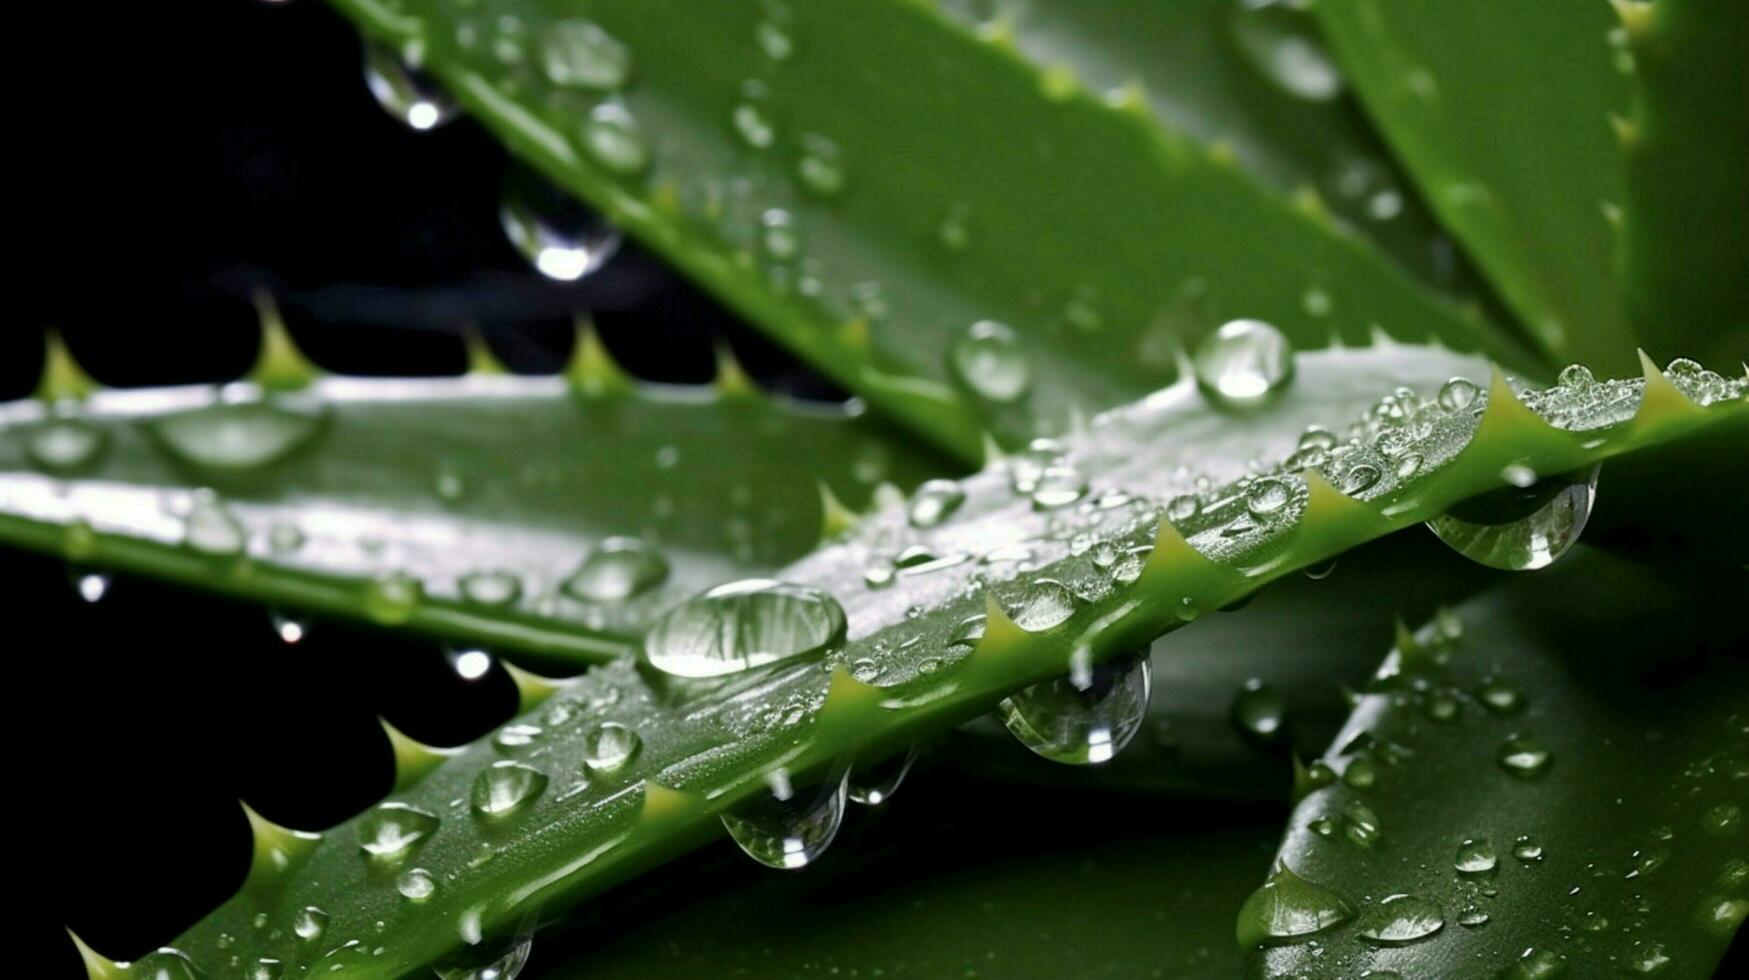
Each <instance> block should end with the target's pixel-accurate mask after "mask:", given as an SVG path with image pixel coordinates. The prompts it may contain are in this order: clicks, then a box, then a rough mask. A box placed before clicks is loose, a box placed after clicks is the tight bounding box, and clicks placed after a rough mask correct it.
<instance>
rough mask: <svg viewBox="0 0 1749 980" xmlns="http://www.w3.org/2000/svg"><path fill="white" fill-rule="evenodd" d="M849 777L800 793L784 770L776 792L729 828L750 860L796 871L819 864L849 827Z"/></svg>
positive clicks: (739, 812)
mask: <svg viewBox="0 0 1749 980" xmlns="http://www.w3.org/2000/svg"><path fill="white" fill-rule="evenodd" d="M847 776H848V773H847V772H840V773H838V774H836V775H835V776H832V777H829V778H828V779H826V780H825V781H824V782H822V783H821V784H820V785H819V786H817V787H813V788H812V789H806V790H803V791H800V792H798V791H797V790H795V789H794V788H793V787H792V786H791V785H790V781H789V777H788V775H787V774H785V773H783V772H782V771H781V770H780V771H778V772H777V773H774V774H773V775H772V778H771V779H770V780H769V782H770V784H771V785H770V791H769V792H766V793H761V794H758V795H756V796H754V797H753V798H752V799H750V800H748V801H747V802H745V803H742V804H740V805H739V806H737V807H736V808H735V809H734V810H732V811H730V812H727V813H724V814H723V816H722V821H723V828H724V829H725V830H727V831H728V832H729V836H730V837H731V838H733V839H734V841H735V843H736V844H737V845H739V846H740V848H741V850H742V851H743V852H744V853H746V855H747V856H748V857H750V858H752V859H753V860H755V861H758V862H759V863H760V864H763V865H765V866H766V867H768V868H781V869H785V870H794V869H797V868H805V867H807V866H808V865H809V864H812V863H813V862H814V861H816V860H818V859H819V857H820V855H821V854H824V853H825V852H826V848H827V847H828V846H829V845H830V844H831V843H832V838H834V837H836V836H837V835H838V827H839V825H840V824H842V823H843V822H844V801H845V798H846V794H847V789H846V778H847Z"/></svg>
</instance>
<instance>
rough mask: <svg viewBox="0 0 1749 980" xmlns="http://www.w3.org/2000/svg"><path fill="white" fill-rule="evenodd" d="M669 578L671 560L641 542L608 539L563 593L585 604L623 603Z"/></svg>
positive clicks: (599, 546) (570, 581)
mask: <svg viewBox="0 0 1749 980" xmlns="http://www.w3.org/2000/svg"><path fill="white" fill-rule="evenodd" d="M667 577H668V560H667V559H666V558H663V557H662V553H661V552H660V551H657V550H656V549H655V548H653V547H651V546H650V545H648V544H645V543H644V542H643V541H641V540H639V539H638V538H608V539H606V540H604V541H602V542H601V544H599V545H597V546H596V548H595V550H594V551H591V552H590V553H589V557H587V558H585V559H583V564H582V565H581V566H579V567H578V569H577V571H576V572H574V573H572V575H571V577H570V578H568V579H566V580H565V584H564V586H563V588H564V590H565V591H566V592H567V593H569V594H570V595H571V596H572V597H574V598H577V599H582V600H583V601H585V602H620V601H623V600H625V599H630V598H631V597H633V596H635V595H638V594H639V593H642V592H645V591H648V590H649V589H651V588H654V587H655V586H657V585H659V584H661V583H662V581H663V580H664V579H666V578H667Z"/></svg>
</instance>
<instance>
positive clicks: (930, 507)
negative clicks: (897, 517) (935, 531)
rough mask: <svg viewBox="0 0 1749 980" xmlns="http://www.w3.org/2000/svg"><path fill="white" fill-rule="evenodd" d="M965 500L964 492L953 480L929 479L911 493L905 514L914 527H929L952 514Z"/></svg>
mask: <svg viewBox="0 0 1749 980" xmlns="http://www.w3.org/2000/svg"><path fill="white" fill-rule="evenodd" d="M965 502H966V492H965V490H963V489H961V488H960V485H959V484H958V483H956V482H954V481H953V480H929V481H927V482H925V483H924V484H923V485H922V486H920V487H918V488H917V492H916V493H914V494H912V495H911V506H910V509H909V510H908V511H907V512H906V516H907V517H908V518H909V519H910V521H911V526H912V527H915V528H931V527H935V526H936V525H938V524H940V523H941V522H942V521H945V520H947V519H948V518H949V517H951V516H953V512H954V511H956V510H959V507H960V505H961V504H963V503H965Z"/></svg>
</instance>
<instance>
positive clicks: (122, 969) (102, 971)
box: [63, 927, 128, 980]
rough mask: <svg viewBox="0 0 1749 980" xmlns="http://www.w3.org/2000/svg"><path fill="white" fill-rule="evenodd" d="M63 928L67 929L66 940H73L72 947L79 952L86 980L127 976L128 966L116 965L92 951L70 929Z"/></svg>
mask: <svg viewBox="0 0 1749 980" xmlns="http://www.w3.org/2000/svg"><path fill="white" fill-rule="evenodd" d="M63 928H67V936H68V938H70V939H72V940H73V947H74V948H75V949H77V950H78V951H79V959H80V960H82V961H83V962H84V963H85V976H86V977H87V978H88V980H121V978H122V977H125V976H127V967H128V965H127V964H126V963H117V962H116V961H115V960H112V959H110V958H109V957H107V956H105V955H103V954H102V953H99V952H98V951H97V950H95V949H92V948H91V947H90V946H89V945H87V944H86V942H85V940H83V939H80V938H79V934H78V933H76V932H74V931H73V930H72V929H71V928H68V927H63Z"/></svg>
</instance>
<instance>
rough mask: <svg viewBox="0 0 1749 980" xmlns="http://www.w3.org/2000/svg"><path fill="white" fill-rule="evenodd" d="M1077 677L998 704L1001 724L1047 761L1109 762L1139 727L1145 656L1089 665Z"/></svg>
mask: <svg viewBox="0 0 1749 980" xmlns="http://www.w3.org/2000/svg"><path fill="white" fill-rule="evenodd" d="M1077 673H1078V674H1081V675H1082V676H1070V677H1064V678H1059V679H1057V680H1052V681H1044V682H1043V683H1039V684H1034V685H1032V686H1031V687H1028V688H1025V689H1023V690H1020V691H1016V692H1015V693H1013V694H1011V695H1009V696H1008V697H1006V698H1004V699H1003V700H1002V704H1001V706H1000V709H999V710H1000V713H1001V715H1002V721H1003V724H1005V725H1007V726H1008V730H1009V731H1010V732H1012V733H1014V737H1015V738H1018V739H1019V740H1020V742H1021V744H1023V745H1025V746H1026V747H1027V748H1029V749H1031V750H1032V751H1033V752H1034V753H1036V754H1038V755H1040V756H1042V757H1044V758H1046V759H1050V760H1051V761H1053V762H1066V763H1069V764H1071V765H1090V764H1097V763H1101V762H1107V761H1109V760H1110V759H1111V758H1112V757H1113V756H1115V755H1117V753H1118V752H1119V751H1121V750H1122V749H1123V747H1124V746H1126V745H1128V744H1129V742H1130V739H1131V738H1133V737H1135V734H1136V732H1137V730H1139V729H1140V728H1141V727H1142V721H1143V719H1145V718H1146V717H1147V714H1148V693H1149V689H1150V687H1151V685H1152V678H1153V670H1152V668H1151V667H1150V666H1149V663H1148V656H1147V652H1146V651H1143V652H1141V653H1137V654H1131V655H1129V656H1124V657H1118V658H1116V659H1113V660H1110V661H1107V662H1105V663H1100V664H1094V665H1091V667H1090V668H1089V669H1087V670H1085V671H1077Z"/></svg>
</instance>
